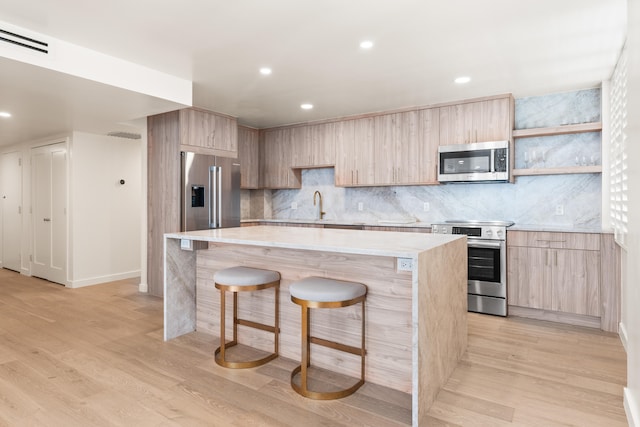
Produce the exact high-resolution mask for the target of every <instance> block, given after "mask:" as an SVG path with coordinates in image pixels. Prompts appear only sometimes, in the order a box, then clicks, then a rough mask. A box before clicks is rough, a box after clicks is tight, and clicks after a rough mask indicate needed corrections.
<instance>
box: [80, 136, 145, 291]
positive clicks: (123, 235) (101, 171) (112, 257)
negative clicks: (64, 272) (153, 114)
mask: <svg viewBox="0 0 640 427" xmlns="http://www.w3.org/2000/svg"><path fill="white" fill-rule="evenodd" d="M142 146H143V145H142V140H132V139H124V138H115V137H109V136H104V135H93V134H88V133H81V132H74V133H73V136H72V140H71V144H70V153H71V162H70V164H71V171H70V210H71V212H70V217H69V218H70V223H71V241H70V249H71V250H70V253H71V259H70V275H69V279H70V283H71V287H79V286H86V285H91V284H95V283H102V282H107V281H112V280H119V279H124V278H130V277H136V276H139V275H140V258H141V257H140V245H141V243H140V238H141V215H140V200H141V198H142V171H141V168H140V165H141V162H142V160H141V155H142ZM121 179H123V180H124V181H125V184H120V180H121Z"/></svg>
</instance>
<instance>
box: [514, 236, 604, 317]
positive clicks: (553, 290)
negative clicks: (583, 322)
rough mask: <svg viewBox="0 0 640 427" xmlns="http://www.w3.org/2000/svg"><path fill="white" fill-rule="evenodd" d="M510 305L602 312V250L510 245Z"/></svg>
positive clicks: (579, 311) (584, 312)
mask: <svg viewBox="0 0 640 427" xmlns="http://www.w3.org/2000/svg"><path fill="white" fill-rule="evenodd" d="M507 253H508V266H509V267H508V284H509V292H508V301H509V305H516V306H521V307H530V308H537V309H543V310H553V311H561V312H565V313H573V314H583V315H587V316H600V289H599V288H600V252H599V251H588V250H576V249H543V248H528V247H509V248H508V250H507Z"/></svg>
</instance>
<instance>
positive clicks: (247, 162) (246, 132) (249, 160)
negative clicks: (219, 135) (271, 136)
mask: <svg viewBox="0 0 640 427" xmlns="http://www.w3.org/2000/svg"><path fill="white" fill-rule="evenodd" d="M238 159H239V160H240V188H243V189H255V188H260V146H259V131H258V129H253V128H248V127H245V126H238Z"/></svg>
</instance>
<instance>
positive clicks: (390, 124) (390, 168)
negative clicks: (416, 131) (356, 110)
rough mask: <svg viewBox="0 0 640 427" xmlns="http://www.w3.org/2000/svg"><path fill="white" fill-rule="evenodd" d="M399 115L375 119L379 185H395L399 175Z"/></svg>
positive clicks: (374, 134)
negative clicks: (397, 157)
mask: <svg viewBox="0 0 640 427" xmlns="http://www.w3.org/2000/svg"><path fill="white" fill-rule="evenodd" d="M399 117H400V115H399V114H385V115H382V116H375V117H374V118H373V126H374V131H373V141H372V142H373V147H374V153H375V159H374V176H375V178H374V182H375V184H378V185H384V184H395V183H396V173H397V169H398V167H397V165H398V163H397V161H396V155H397V154H398V153H397V145H398V144H397V139H399V133H400V123H399V121H400V120H399Z"/></svg>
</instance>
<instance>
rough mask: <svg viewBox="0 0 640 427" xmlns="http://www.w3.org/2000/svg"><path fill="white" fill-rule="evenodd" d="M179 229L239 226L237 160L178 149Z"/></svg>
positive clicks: (238, 168)
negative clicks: (179, 158) (179, 178)
mask: <svg viewBox="0 0 640 427" xmlns="http://www.w3.org/2000/svg"><path fill="white" fill-rule="evenodd" d="M180 155H181V157H182V159H181V160H182V187H181V188H182V190H181V195H182V197H181V199H182V208H181V210H180V216H181V218H180V230H181V231H191V230H203V229H207V228H227V227H239V226H240V162H239V161H238V159H231V158H228V157H219V156H207V155H203V154H196V153H189V152H184V151H183V152H181V153H180Z"/></svg>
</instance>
